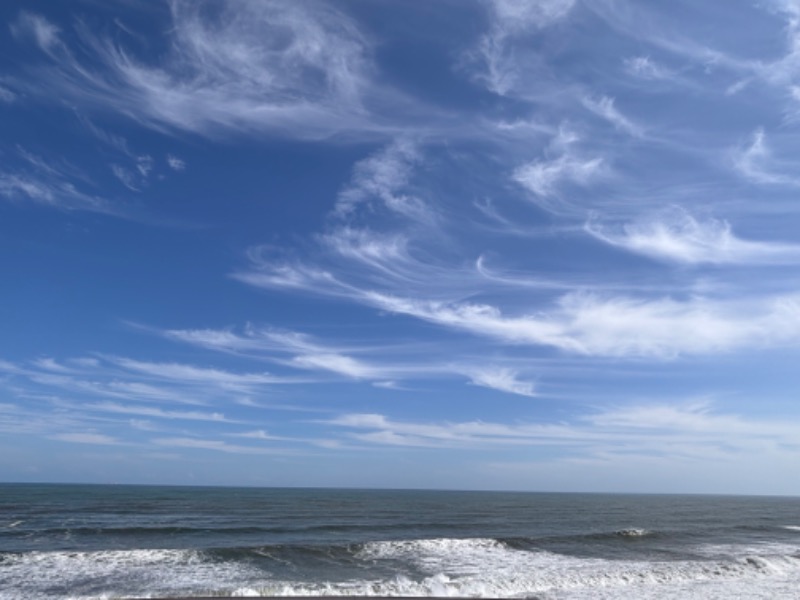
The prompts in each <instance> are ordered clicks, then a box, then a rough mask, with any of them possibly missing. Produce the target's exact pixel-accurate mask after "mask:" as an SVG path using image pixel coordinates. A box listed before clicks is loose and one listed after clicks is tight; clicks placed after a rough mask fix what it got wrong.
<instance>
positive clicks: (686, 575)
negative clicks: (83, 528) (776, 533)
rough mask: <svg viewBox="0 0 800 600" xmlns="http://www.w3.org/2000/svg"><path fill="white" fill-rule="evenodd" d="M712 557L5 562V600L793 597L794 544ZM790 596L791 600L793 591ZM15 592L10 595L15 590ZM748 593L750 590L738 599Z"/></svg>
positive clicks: (495, 548)
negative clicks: (303, 572)
mask: <svg viewBox="0 0 800 600" xmlns="http://www.w3.org/2000/svg"><path fill="white" fill-rule="evenodd" d="M705 551H706V552H707V554H706V556H707V557H706V558H703V559H701V560H683V561H660V562H658V561H655V562H653V561H644V560H641V561H636V560H608V559H600V558H579V557H574V556H566V555H562V554H555V553H552V552H546V551H526V550H518V549H515V548H511V547H509V546H507V545H505V544H503V543H501V542H498V541H496V540H492V539H484V538H475V539H463V540H453V539H430V540H413V541H395V542H375V543H370V544H366V545H364V546H363V548H362V549H361V550H360V552H359V553H358V554H357V555H356V559H357V560H360V561H363V566H364V569H363V574H364V575H363V576H362V577H361V578H358V579H352V580H346V581H336V582H334V581H331V582H316V583H315V582H297V581H291V580H288V579H276V578H274V576H272V575H270V573H268V572H265V571H263V570H259V569H257V568H256V567H255V566H248V565H247V564H246V563H242V562H232V561H231V562H225V561H218V560H213V559H212V558H211V557H209V556H208V555H205V554H203V553H201V552H193V551H182V550H135V551H115V552H83V553H81V552H49V553H45V552H39V553H36V552H34V553H28V554H19V555H4V556H3V557H2V558H1V559H0V560H1V561H2V562H0V590H3V591H0V599H2V600H21V599H22V598H47V597H51V598H52V597H59V598H61V597H64V596H65V595H66V594H65V593H63V592H62V593H58V590H59V589H61V590H69V593H72V594H74V595H75V596H76V597H81V598H103V597H110V596H115V597H119V596H129V597H148V596H150V597H157V596H162V597H163V596H169V595H173V596H176V595H202V594H203V593H205V594H206V595H213V594H225V595H234V596H257V595H267V596H343V595H359V596H437V597H452V596H460V597H493V598H512V597H526V596H528V597H529V596H532V595H536V596H537V597H541V598H558V599H570V600H573V599H574V600H588V599H590V598H591V599H593V600H594V599H608V600H616V599H629V598H631V597H635V598H637V599H642V600H656V599H657V600H665V599H676V600H677V599H678V598H681V599H685V598H703V599H706V598H720V599H724V600H728V599H729V598H731V597H737V595H738V597H748V598H771V599H772V598H776V599H778V598H780V599H782V598H794V597H795V595H793V594H795V591H796V587H797V581H798V579H800V555H798V553H797V547H796V546H792V545H786V544H757V545H750V546H706V547H705ZM395 561H396V563H397V565H405V566H409V565H411V566H414V567H415V569H411V570H408V569H406V572H407V573H414V572H416V573H418V575H415V576H414V577H413V578H412V577H411V576H410V575H409V576H398V577H391V578H384V577H378V576H377V575H376V576H374V577H371V573H373V572H385V571H386V569H385V568H380V569H377V570H376V571H371V569H372V567H375V566H378V567H388V568H394V567H395V566H397V565H396V564H395ZM789 589H791V590H792V591H791V593H789V592H788V590H789ZM9 590H10V591H9ZM742 590H748V593H746V594H744V596H743V595H742V594H743V593H742Z"/></svg>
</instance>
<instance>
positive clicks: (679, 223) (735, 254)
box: [585, 207, 800, 265]
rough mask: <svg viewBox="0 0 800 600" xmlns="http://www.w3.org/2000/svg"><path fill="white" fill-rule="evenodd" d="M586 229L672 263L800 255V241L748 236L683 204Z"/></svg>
mask: <svg viewBox="0 0 800 600" xmlns="http://www.w3.org/2000/svg"><path fill="white" fill-rule="evenodd" d="M585 228H586V231H587V232H588V233H590V234H591V235H592V236H594V237H596V238H597V239H599V240H601V241H603V242H605V243H607V244H611V245H612V246H616V247H618V248H622V249H624V250H627V251H629V252H634V253H637V254H642V255H645V256H648V257H651V258H655V259H657V260H663V261H668V262H675V263H682V264H692V265H699V264H716V265H768V264H777V265H781V264H784V265H786V264H793V263H796V262H797V261H798V259H800V246H797V245H793V244H781V243H778V242H759V241H753V240H746V239H742V238H740V237H738V236H736V234H735V233H734V232H733V230H732V228H731V225H730V224H729V223H728V222H727V221H721V220H718V219H706V220H702V221H701V220H698V219H697V218H695V217H693V216H692V215H691V214H689V213H688V212H687V211H685V210H683V209H681V208H678V207H675V208H673V209H672V210H670V211H665V212H662V213H660V214H658V215H657V216H655V217H651V218H642V219H640V220H638V221H634V222H632V223H626V224H623V225H621V226H618V227H608V226H605V225H603V224H601V223H598V222H595V221H588V222H587V223H586V225H585Z"/></svg>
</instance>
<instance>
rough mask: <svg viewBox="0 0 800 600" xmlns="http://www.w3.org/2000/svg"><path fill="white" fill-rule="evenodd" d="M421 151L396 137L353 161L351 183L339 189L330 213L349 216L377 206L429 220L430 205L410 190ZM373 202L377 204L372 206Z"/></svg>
mask: <svg viewBox="0 0 800 600" xmlns="http://www.w3.org/2000/svg"><path fill="white" fill-rule="evenodd" d="M421 159H422V151H421V149H420V148H419V146H418V145H417V144H415V143H414V142H412V141H411V140H409V139H408V138H398V139H396V140H394V141H393V142H392V143H390V144H389V145H388V146H386V147H384V148H383V149H381V150H379V151H378V152H376V153H374V154H372V155H371V156H369V157H367V158H365V159H363V160H361V161H359V162H357V163H356V164H355V166H354V167H353V176H352V180H351V182H350V183H349V184H348V185H347V186H346V187H345V188H344V189H343V190H341V191H340V192H339V195H338V199H337V202H336V208H335V210H334V214H335V215H337V216H339V217H352V216H353V212H354V211H355V210H356V209H357V208H358V207H359V206H360V205H366V210H370V209H371V210H375V209H376V208H378V207H380V208H382V209H385V210H388V211H390V212H392V213H394V214H397V215H402V216H404V217H406V218H408V219H411V220H412V221H416V222H419V223H431V222H432V221H434V220H435V215H434V213H433V212H432V210H431V208H430V207H429V206H428V205H427V204H426V203H425V202H424V201H423V200H422V199H421V198H419V197H418V196H417V195H416V194H415V193H414V192H413V191H412V190H411V189H410V184H411V180H412V175H413V171H414V167H415V166H416V165H417V164H418V163H419V162H420V161H421ZM376 205H377V206H376Z"/></svg>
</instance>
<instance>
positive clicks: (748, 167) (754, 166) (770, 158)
mask: <svg viewBox="0 0 800 600" xmlns="http://www.w3.org/2000/svg"><path fill="white" fill-rule="evenodd" d="M733 166H734V168H735V169H736V171H737V172H738V173H739V174H741V175H742V177H744V178H745V179H748V180H750V181H752V182H753V183H757V184H767V185H788V186H800V178H798V177H796V176H794V175H790V174H788V173H786V171H787V170H789V169H788V168H787V167H796V165H794V164H791V165H788V164H786V163H785V161H781V160H780V159H776V158H775V157H774V155H773V152H772V149H771V148H770V147H769V145H768V143H767V136H766V133H765V132H764V130H763V129H757V130H756V131H755V132H754V133H753V136H752V141H751V142H750V143H749V144H747V145H745V146H744V147H742V148H738V149H736V150H735V151H734V152H733Z"/></svg>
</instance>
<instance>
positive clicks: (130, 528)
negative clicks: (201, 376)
mask: <svg viewBox="0 0 800 600" xmlns="http://www.w3.org/2000/svg"><path fill="white" fill-rule="evenodd" d="M256 595H269V596H292V595H307V596H317V595H320V596H321V595H326V596H333V595H363V596H462V597H464V596H466V597H485V598H540V599H570V600H583V599H622V598H625V599H626V600H632V599H665V598H670V599H679V598H680V599H687V598H711V599H717V598H718V599H720V600H729V599H731V598H764V599H776V598H777V599H781V598H787V599H788V598H792V599H794V598H800V499H797V498H763V497H722V496H671V495H664V496H658V495H601V494H541V493H500V492H438V491H390V490H327V489H326V490H320V489H234V488H188V487H146V486H90V485H20V484H0V599H2V600H11V599H23V598H24V599H35V598H134V597H135V598H163V597H170V596H173V597H174V596H181V597H187V596H189V597H191V596H256Z"/></svg>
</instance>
